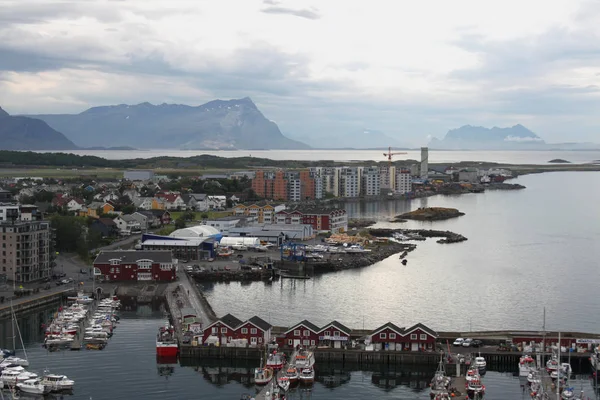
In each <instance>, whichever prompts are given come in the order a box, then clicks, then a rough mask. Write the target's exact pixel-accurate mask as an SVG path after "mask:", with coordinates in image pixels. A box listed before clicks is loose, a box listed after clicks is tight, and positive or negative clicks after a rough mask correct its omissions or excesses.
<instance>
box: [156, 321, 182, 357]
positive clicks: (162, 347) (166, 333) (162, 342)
mask: <svg viewBox="0 0 600 400" xmlns="http://www.w3.org/2000/svg"><path fill="white" fill-rule="evenodd" d="M178 353H179V344H178V343H177V338H176V337H175V329H174V328H173V327H172V326H171V325H170V324H169V323H167V324H166V325H165V326H161V327H160V328H159V330H158V335H157V336H156V355H157V356H159V357H173V356H177V354H178Z"/></svg>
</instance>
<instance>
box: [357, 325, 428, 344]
mask: <svg viewBox="0 0 600 400" xmlns="http://www.w3.org/2000/svg"><path fill="white" fill-rule="evenodd" d="M437 337H438V334H437V333H436V332H435V331H434V330H432V329H430V328H428V327H426V326H425V325H423V324H416V325H413V326H411V327H410V328H400V327H398V326H397V325H394V324H393V323H391V322H388V323H387V324H384V325H382V326H380V327H379V328H377V329H375V330H374V331H373V332H372V333H371V334H370V335H369V338H370V341H371V343H372V344H373V347H374V350H376V351H377V350H391V351H402V350H406V351H420V350H432V349H433V348H434V346H435V341H436V340H437Z"/></svg>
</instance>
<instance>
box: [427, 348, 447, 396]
mask: <svg viewBox="0 0 600 400" xmlns="http://www.w3.org/2000/svg"><path fill="white" fill-rule="evenodd" d="M451 381H452V379H451V378H450V377H448V376H446V371H445V369H444V360H443V358H441V359H440V363H439V364H438V368H437V370H436V371H435V374H434V375H433V378H432V379H431V385H430V387H431V393H430V395H431V397H433V398H435V397H436V396H438V395H439V396H442V395H444V394H448V387H449V386H450V382H451ZM441 398H443V397H441Z"/></svg>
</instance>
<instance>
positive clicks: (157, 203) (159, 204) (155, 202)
mask: <svg viewBox="0 0 600 400" xmlns="http://www.w3.org/2000/svg"><path fill="white" fill-rule="evenodd" d="M152 209H153V210H164V209H165V203H164V201H162V200H161V199H158V198H156V197H155V198H153V199H152Z"/></svg>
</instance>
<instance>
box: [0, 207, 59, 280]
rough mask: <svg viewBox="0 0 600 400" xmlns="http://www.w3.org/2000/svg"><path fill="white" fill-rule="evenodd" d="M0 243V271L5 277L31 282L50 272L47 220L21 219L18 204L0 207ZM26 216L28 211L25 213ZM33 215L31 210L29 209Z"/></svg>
mask: <svg viewBox="0 0 600 400" xmlns="http://www.w3.org/2000/svg"><path fill="white" fill-rule="evenodd" d="M0 212H1V213H0V215H1V218H2V219H1V220H0V229H1V230H2V233H1V237H0V243H1V244H0V246H2V257H1V258H0V260H1V261H2V263H1V267H2V271H1V272H0V274H3V275H5V276H6V279H7V280H8V281H12V282H14V283H27V282H33V281H37V280H40V279H44V278H49V277H50V275H51V260H50V241H51V240H52V235H51V230H50V223H49V222H48V221H42V220H28V219H21V212H20V210H19V207H18V206H10V205H6V204H2V206H1V207H0ZM25 215H26V218H29V217H27V215H28V213H25ZM31 215H33V211H31Z"/></svg>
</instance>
